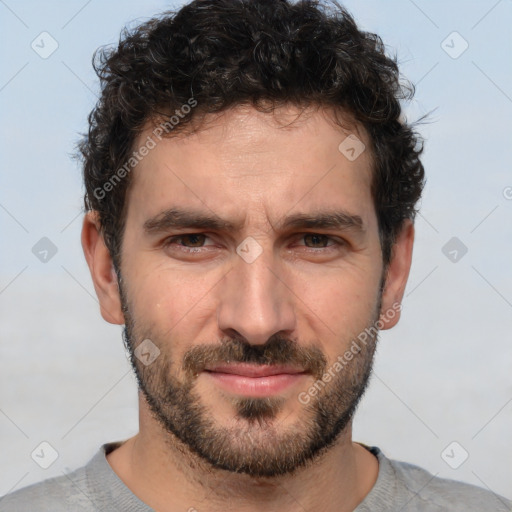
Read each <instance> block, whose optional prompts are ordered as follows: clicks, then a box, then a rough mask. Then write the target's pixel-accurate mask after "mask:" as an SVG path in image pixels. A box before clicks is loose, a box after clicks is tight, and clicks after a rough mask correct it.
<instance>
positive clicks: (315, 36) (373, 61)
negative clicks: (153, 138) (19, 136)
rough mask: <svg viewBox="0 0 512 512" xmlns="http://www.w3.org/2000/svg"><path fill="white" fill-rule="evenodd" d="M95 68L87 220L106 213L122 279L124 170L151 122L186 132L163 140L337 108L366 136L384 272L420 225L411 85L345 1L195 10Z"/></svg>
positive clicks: (137, 38) (107, 55)
mask: <svg viewBox="0 0 512 512" xmlns="http://www.w3.org/2000/svg"><path fill="white" fill-rule="evenodd" d="M93 66H94V69H95V71H96V73H97V75H98V77H99V78H100V82H101V97H100V99H99V101H98V103H97V105H96V107H95V108H94V109H93V111H92V112H91V113H90V115H89V132H88V135H87V136H86V137H84V139H83V140H82V141H81V142H80V144H79V150H80V153H81V155H82V157H83V163H84V167H83V174H84V182H85V188H86V193H85V198H84V202H85V209H86V211H87V210H96V211H97V212H98V217H99V222H100V226H101V231H102V234H103V236H104V239H105V243H106V245H107V247H108V249H109V251H110V253H111V256H112V259H113V262H114V265H115V267H116V269H119V266H120V262H121V260H120V256H121V255H120V248H121V244H122V237H123V230H124V223H125V216H126V205H125V197H126V191H127V188H128V186H129V183H130V173H129V171H130V168H128V167H127V165H126V163H127V162H131V164H130V165H131V166H133V165H135V163H136V161H135V160H134V156H136V155H135V153H134V144H135V140H136V138H137V137H138V135H140V133H141V131H142V129H143V128H144V126H146V124H147V122H148V121H154V120H156V119H160V120H161V119H165V118H166V119H168V120H172V117H175V118H176V119H178V117H177V116H172V114H173V113H176V114H178V115H179V117H180V119H179V123H176V122H173V123H169V122H168V123H167V126H169V125H170V124H172V126H170V128H172V130H171V129H169V130H167V129H166V135H172V134H173V133H175V132H177V131H181V130H183V129H184V127H185V126H187V125H190V124H191V123H190V122H191V121H192V120H196V121H197V119H201V118H202V117H204V116H205V115H206V114H209V113H215V112H221V111H223V110H226V109H228V108H230V107H234V106H237V105H242V104H245V105H250V106H252V107H254V108H256V109H258V110H260V111H265V112H270V111H272V110H273V109H275V108H277V107H279V106H284V105H295V106H298V107H300V108H302V109H305V108H306V107H308V106H318V107H328V108H332V109H333V110H334V111H338V112H341V113H342V115H343V116H345V118H346V117H347V116H349V117H350V119H352V120H354V121H355V122H356V123H359V124H361V125H362V126H364V128H365V130H366V131H367V133H368V135H369V138H370V141H371V148H370V150H371V155H372V160H373V167H374V169H373V180H372V197H373V200H374V205H375V210H376V214H377V219H378V223H379V235H380V240H381V246H382V254H383V260H384V264H385V265H387V264H388V263H389V261H390V259H391V256H392V248H393V244H394V241H395V240H396V235H397V233H398V232H399V231H400V229H401V227H402V225H403V221H404V220H405V219H412V220H414V217H415V215H416V213H417V210H416V209H415V205H416V203H417V201H418V200H419V198H420V196H421V193H422V190H423V186H424V181H425V178H424V169H423V165H422V163H421V161H420V158H419V157H420V154H421V153H422V151H423V140H422V139H421V137H420V136H419V135H418V134H417V133H416V132H415V131H414V129H413V125H411V124H408V123H407V122H406V121H405V120H404V119H402V118H401V114H402V108H401V103H400V102H401V100H405V99H411V98H412V97H413V95H414V86H413V85H412V84H411V83H410V82H407V81H403V80H401V79H400V75H399V70H398V64H397V59H396V56H395V57H388V56H386V54H385V48H384V44H383V42H382V40H381V38H380V37H379V36H378V35H376V34H373V33H369V32H363V31H360V30H359V29H358V27H357V25H356V23H355V21H354V19H353V18H352V16H351V15H350V14H349V13H348V12H347V11H346V10H345V9H344V8H343V7H342V6H340V5H339V4H338V3H337V2H336V1H333V5H332V6H326V5H325V4H322V3H320V2H319V1H318V0H303V1H299V2H297V3H292V2H291V1H289V0H194V1H192V2H191V3H189V4H187V5H185V6H183V7H182V8H181V9H180V10H179V11H177V12H174V11H169V12H165V13H163V14H162V15H161V16H158V17H155V18H153V19H151V20H149V21H147V22H146V23H144V24H142V25H140V26H138V27H137V28H135V29H134V30H128V29H125V30H124V31H123V33H122V35H121V38H120V41H119V45H118V46H117V47H116V48H100V49H99V50H97V52H96V53H95V55H94V58H93ZM189 105H190V106H194V107H195V108H193V109H192V108H191V107H189ZM269 105H270V107H269ZM185 106H187V109H185ZM180 113H186V115H180ZM192 124H193V125H195V123H192ZM153 133H155V132H153ZM123 170H124V171H123ZM107 192H108V193H107Z"/></svg>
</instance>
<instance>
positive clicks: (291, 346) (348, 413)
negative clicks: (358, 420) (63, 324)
mask: <svg viewBox="0 0 512 512" xmlns="http://www.w3.org/2000/svg"><path fill="white" fill-rule="evenodd" d="M118 277H120V276H118ZM118 282H119V289H120V295H121V302H122V307H123V313H124V317H125V326H124V330H123V339H124V343H125V345H126V348H127V350H128V352H129V355H130V361H131V364H132V367H133V369H134V372H135V375H136V378H137V382H138V386H139V389H140V391H141V392H142V394H143V396H144V398H145V400H146V402H147V404H148V406H149V409H150V411H151V413H152V415H153V417H154V418H155V419H156V421H157V422H158V423H159V424H160V425H161V427H162V428H163V429H164V431H165V432H167V434H168V435H169V437H168V441H169V446H170V447H172V449H173V450H175V449H176V445H177V443H176V441H178V445H179V444H181V445H182V447H181V448H180V450H181V451H183V447H185V453H186V450H187V449H188V450H189V451H190V452H192V453H193V454H195V455H197V456H199V458H200V459H201V460H203V461H206V462H207V463H208V464H209V466H210V467H212V468H216V469H223V470H227V471H230V472H235V473H244V474H246V475H249V476H252V477H276V476H281V475H285V474H292V473H294V472H296V471H297V470H298V469H300V468H304V467H307V466H309V465H311V464H313V463H314V461H315V460H317V459H318V458H319V457H320V456H321V455H322V454H323V453H325V452H326V451H327V450H328V449H329V447H331V446H332V445H333V444H334V443H335V442H336V440H337V439H338V437H339V436H340V434H341V433H342V432H344V431H345V429H346V428H347V426H348V425H349V424H350V423H351V420H352V418H353V415H354V413H355V410H356V408H357V406H358V404H359V402H360V400H361V398H362V397H363V395H364V393H365V391H366V389H367V386H368V383H369V380H370V376H371V372H372V366H373V356H374V353H375V348H376V343H377V339H378V332H377V331H376V329H375V327H374V326H375V323H376V321H377V319H378V318H379V311H380V305H381V297H382V287H381V290H380V293H379V297H378V301H377V302H378V305H377V307H376V309H375V311H374V312H373V318H372V319H371V322H370V323H369V324H368V325H366V326H364V328H367V332H368V331H369V332H370V333H372V334H371V335H370V336H369V338H368V340H367V342H365V344H364V345H363V346H361V347H358V349H359V351H358V353H357V354H356V355H354V357H353V358H352V359H351V360H350V361H345V363H346V364H344V366H343V368H342V370H341V371H339V372H335V373H334V377H333V378H332V379H331V380H330V382H329V383H328V384H325V382H324V383H323V384H322V386H323V387H322V389H320V390H319V392H318V394H317V395H316V396H314V397H312V398H311V400H310V401H309V402H308V403H307V404H304V402H303V401H299V399H298V396H297V397H296V400H297V402H298V403H300V404H301V405H300V407H301V414H300V415H299V417H298V418H297V420H296V421H295V423H293V424H291V425H286V426H285V425H283V422H284V420H285V419H286V418H287V416H286V417H284V418H282V419H281V420H280V421H278V420H277V418H278V415H279V414H280V413H281V412H282V411H283V409H284V407H285V405H286V403H287V401H289V400H293V398H288V399H287V398H284V397H282V396H281V397H280V396H272V397H263V398H254V397H241V396H235V395H233V396H230V397H229V398H228V400H229V402H230V404H231V407H232V409H233V410H234V424H233V425H232V426H229V427H228V426H224V425H221V424H219V422H217V421H216V420H215V411H213V410H211V408H209V407H208V406H207V405H206V404H205V403H204V399H203V398H202V397H201V395H200V394H199V393H198V392H197V389H196V386H195V385H196V379H197V377H198V376H199V375H200V373H201V372H202V371H203V370H204V369H205V366H206V364H212V363H215V364H222V363H254V364H268V365H273V364H292V365H294V366H297V367H300V368H303V369H304V370H305V371H307V372H309V373H310V374H311V376H312V377H313V378H314V380H315V382H318V381H319V380H320V379H322V376H323V375H324V373H325V372H326V371H327V370H329V367H328V362H327V360H326V357H325V356H324V355H323V352H322V351H321V350H320V349H319V348H317V347H316V346H313V345H311V346H303V345H299V344H298V343H296V342H293V341H291V340H289V339H287V338H284V337H280V336H272V337H271V338H269V340H268V341H267V342H266V343H265V344H264V345H252V344H250V343H249V342H247V340H245V339H244V338H242V337H234V338H233V337H231V338H225V339H222V340H220V341H219V343H218V344H215V345H212V344H198V345H194V346H193V347H192V348H190V349H189V350H187V351H186V352H185V354H184V355H183V358H182V361H181V372H180V371H179V366H177V365H178V364H179V362H178V361H175V360H174V359H173V358H172V340H171V339H169V338H168V337H166V336H165V335H161V334H160V335H158V334H157V333H156V332H155V331H154V330H153V329H151V328H150V327H149V326H147V325H143V323H142V322H140V321H138V320H137V319H135V318H134V316H133V315H132V311H131V308H130V305H129V301H128V300H127V297H126V294H125V293H124V291H123V290H122V280H121V279H119V280H118ZM370 327H371V329H370ZM364 328H363V329H362V330H361V331H360V332H362V331H363V330H364ZM147 339H149V340H151V342H152V343H153V344H154V345H156V346H157V347H158V349H159V350H160V354H159V355H158V357H157V358H156V359H155V360H154V361H153V362H152V363H151V364H150V365H147V366H146V365H145V364H143V363H142V362H141V361H140V360H139V358H138V357H137V356H136V355H135V349H136V348H137V346H138V345H139V344H140V343H141V342H142V341H143V340H147ZM352 340H353V338H350V339H347V340H344V341H346V342H347V343H346V344H343V347H344V348H343V351H345V350H346V348H347V347H348V346H349V343H350V342H351V341H352ZM180 373H181V374H182V375H183V376H182V377H181V378H180V377H179V376H178V375H179V374H180ZM331 375H332V373H331Z"/></svg>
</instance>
